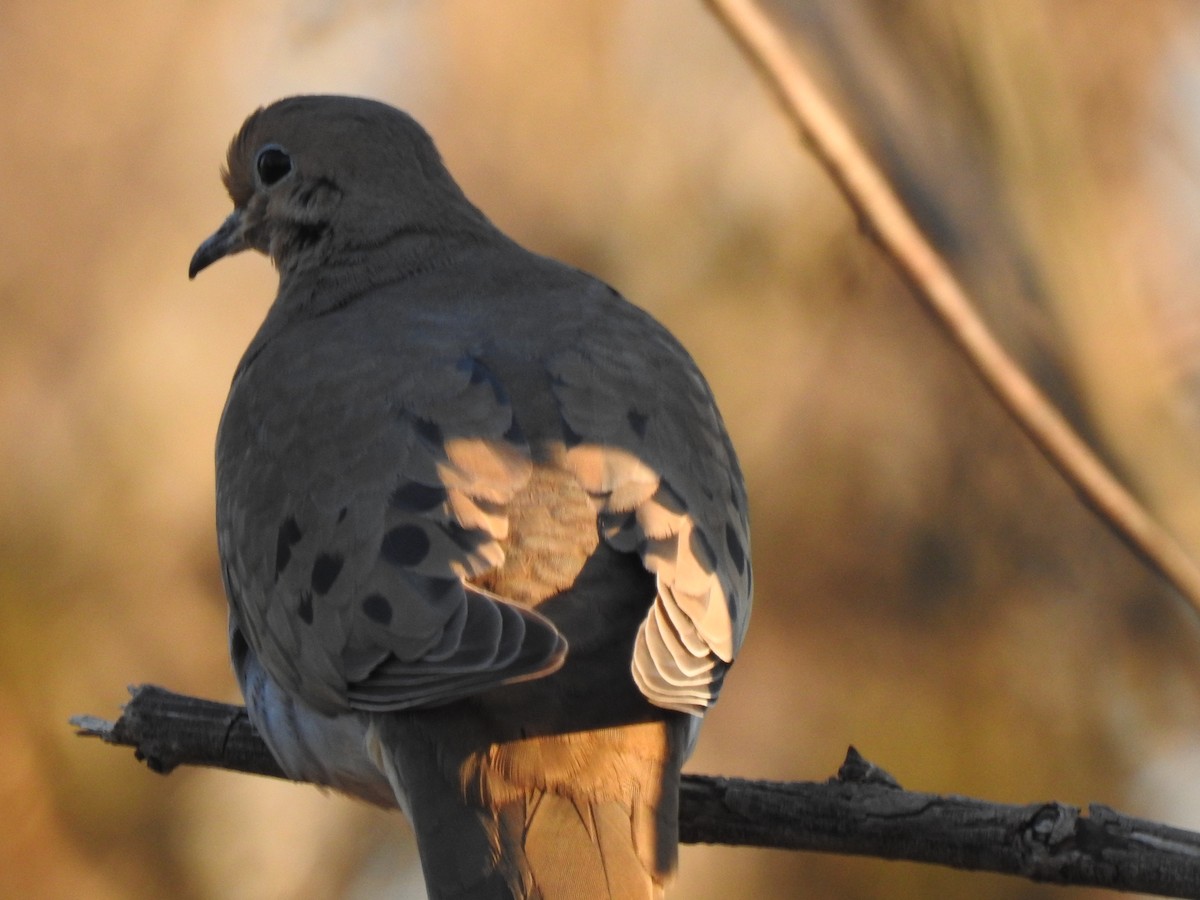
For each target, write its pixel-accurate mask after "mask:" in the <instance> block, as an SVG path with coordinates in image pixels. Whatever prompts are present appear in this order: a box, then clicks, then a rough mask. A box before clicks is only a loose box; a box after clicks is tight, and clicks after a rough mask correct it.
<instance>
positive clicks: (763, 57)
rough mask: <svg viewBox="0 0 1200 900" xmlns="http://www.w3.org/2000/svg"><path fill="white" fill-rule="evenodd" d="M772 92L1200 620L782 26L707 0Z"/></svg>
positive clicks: (1045, 444)
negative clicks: (791, 44)
mask: <svg viewBox="0 0 1200 900" xmlns="http://www.w3.org/2000/svg"><path fill="white" fill-rule="evenodd" d="M705 2H706V3H707V4H708V6H709V8H710V9H711V10H712V12H713V14H714V15H715V16H716V17H717V19H718V20H719V21H720V22H721V24H722V25H723V26H724V27H725V29H726V30H727V31H728V32H729V34H730V36H731V37H732V38H733V39H734V41H735V42H736V43H737V44H738V46H740V47H741V49H742V51H743V52H744V53H745V55H746V57H747V58H748V59H749V61H750V62H751V64H752V65H753V66H754V68H755V69H757V70H758V72H759V74H760V75H761V76H762V78H763V80H764V81H765V82H766V84H767V86H768V88H770V90H771V92H772V93H773V94H774V95H775V97H776V99H777V100H778V101H779V103H780V105H781V106H782V107H783V111H784V113H785V114H786V115H787V117H788V118H789V119H790V120H791V122H792V124H793V125H794V126H795V127H796V129H797V130H798V131H799V132H800V137H801V139H802V140H803V141H804V143H805V144H806V145H807V146H808V148H809V149H810V150H811V151H812V153H813V155H814V156H815V157H816V158H817V161H818V162H819V163H820V164H821V166H822V167H823V168H824V169H825V171H826V172H827V173H828V174H829V176H830V177H831V178H832V179H833V182H834V184H836V185H837V187H838V189H839V190H840V191H841V192H842V195H843V196H844V197H845V198H846V201H847V202H848V203H849V204H850V207H851V208H852V209H853V210H854V212H855V214H856V215H857V216H858V217H859V220H860V222H861V223H862V225H863V226H864V230H865V231H866V232H867V233H868V234H869V235H870V236H871V237H872V239H873V240H874V241H875V243H876V245H877V246H878V247H879V248H880V250H882V251H883V254H884V256H886V257H887V258H888V260H889V261H890V262H891V263H892V265H893V266H894V267H895V269H896V271H897V272H898V273H899V274H900V276H901V278H903V279H904V281H905V282H906V283H907V284H908V286H909V287H910V289H911V290H912V292H913V293H914V295H915V296H916V297H917V299H918V300H920V301H921V302H922V303H923V304H924V305H925V307H926V308H927V309H928V310H929V311H930V312H931V313H932V314H933V316H934V318H935V320H936V321H937V322H938V323H939V324H940V325H941V326H942V327H943V328H944V329H945V330H946V332H947V333H948V334H949V335H950V338H951V340H952V342H953V343H954V345H955V346H956V347H957V348H958V349H959V350H960V351H961V352H962V353H963V354H964V355H965V356H966V358H967V361H968V362H969V364H970V365H971V366H972V368H974V369H975V371H976V373H977V374H978V375H979V377H980V378H981V379H982V380H983V382H984V384H985V385H986V386H987V387H988V389H989V390H991V392H992V393H993V394H994V395H995V396H996V398H997V399H998V400H999V401H1000V403H1001V405H1002V406H1003V407H1004V408H1005V409H1006V410H1007V411H1008V413H1009V414H1010V415H1011V416H1012V417H1013V418H1014V419H1015V420H1016V421H1017V424H1018V425H1019V426H1020V427H1021V428H1022V430H1024V431H1025V433H1026V434H1027V435H1029V437H1030V438H1031V439H1032V440H1033V443H1034V444H1035V445H1036V446H1037V448H1038V449H1039V450H1040V451H1041V452H1042V454H1043V455H1044V456H1045V457H1046V459H1048V460H1049V461H1050V464H1051V465H1053V466H1054V468H1055V469H1057V470H1058V472H1059V473H1060V474H1061V475H1062V476H1063V478H1064V479H1066V481H1067V483H1068V484H1069V485H1070V486H1071V487H1072V488H1073V489H1074V490H1075V492H1076V494H1078V495H1079V497H1080V498H1081V499H1082V500H1083V501H1084V502H1085V503H1086V504H1087V505H1088V506H1090V507H1091V508H1092V509H1093V510H1095V511H1096V512H1097V513H1098V514H1099V515H1100V517H1101V518H1102V519H1103V520H1104V521H1105V522H1106V523H1107V524H1108V525H1109V527H1110V528H1111V529H1112V530H1113V531H1114V532H1115V533H1116V535H1117V536H1118V537H1119V538H1121V539H1122V540H1123V541H1124V542H1125V543H1126V544H1127V545H1128V546H1129V547H1130V548H1131V549H1133V551H1134V552H1135V553H1137V554H1138V555H1139V556H1140V557H1141V558H1142V559H1143V560H1145V561H1146V562H1147V563H1148V564H1149V565H1150V566H1151V567H1152V568H1153V569H1155V570H1156V571H1157V572H1158V573H1159V574H1161V575H1162V576H1163V577H1164V578H1165V579H1166V580H1167V581H1169V582H1170V583H1171V584H1172V585H1173V586H1174V587H1175V588H1176V589H1177V590H1178V591H1179V592H1180V593H1181V594H1182V595H1183V597H1184V598H1185V599H1186V600H1187V602H1188V603H1189V604H1190V607H1191V609H1192V611H1193V612H1194V613H1196V614H1197V615H1200V568H1198V567H1197V566H1196V563H1195V561H1194V560H1193V559H1192V558H1191V557H1190V556H1189V555H1188V554H1187V553H1186V552H1185V551H1184V550H1183V548H1182V547H1181V546H1180V545H1179V543H1178V542H1177V541H1176V540H1175V538H1174V537H1173V536H1172V535H1171V534H1170V533H1169V532H1168V531H1167V530H1166V529H1165V528H1163V527H1162V526H1161V525H1160V524H1159V523H1158V522H1157V521H1156V520H1155V519H1154V517H1153V516H1151V515H1150V513H1149V512H1148V511H1147V510H1146V508H1145V507H1144V506H1143V505H1142V504H1141V503H1139V502H1138V500H1137V499H1136V498H1135V497H1134V496H1133V495H1132V494H1131V493H1130V492H1129V491H1128V490H1127V489H1126V488H1125V487H1124V486H1123V485H1122V484H1121V483H1120V482H1119V481H1118V480H1117V479H1116V478H1115V477H1114V476H1113V474H1112V473H1111V472H1110V471H1109V470H1108V468H1107V467H1106V466H1105V465H1104V463H1103V462H1101V460H1100V458H1099V457H1098V456H1097V455H1096V454H1095V453H1094V452H1093V451H1092V449H1091V448H1090V447H1088V445H1087V444H1086V443H1085V442H1084V441H1083V439H1082V438H1080V437H1079V435H1078V434H1077V433H1076V432H1075V431H1074V429H1073V428H1072V427H1071V426H1070V424H1069V423H1068V422H1067V420H1066V419H1065V418H1064V417H1063V416H1062V414H1061V413H1060V412H1059V411H1058V410H1057V409H1056V408H1055V407H1054V404H1052V403H1051V402H1050V401H1049V399H1047V397H1046V396H1045V395H1044V394H1043V393H1042V392H1041V390H1039V389H1038V387H1037V385H1035V384H1034V383H1033V382H1032V381H1031V380H1030V379H1029V377H1028V376H1027V375H1026V374H1025V373H1024V372H1023V371H1022V369H1021V367H1020V366H1018V365H1017V363H1016V362H1015V361H1014V360H1013V359H1012V357H1011V356H1010V355H1009V354H1008V352H1007V351H1006V350H1005V349H1004V348H1003V347H1002V346H1001V345H1000V344H999V342H997V340H996V339H995V338H994V337H993V336H992V334H991V332H990V331H989V330H988V328H987V326H986V325H985V324H984V322H983V320H982V319H981V318H980V317H979V315H978V314H977V313H976V312H975V307H974V305H973V304H972V303H971V302H970V300H969V299H968V297H967V294H966V292H965V290H964V289H963V287H962V286H961V285H960V284H959V283H958V281H957V279H956V278H955V277H954V275H953V274H952V273H951V271H950V268H949V266H948V265H947V264H946V262H945V261H944V260H943V259H942V257H941V256H940V255H939V254H938V252H937V251H936V250H935V249H934V248H933V246H932V245H931V244H930V243H929V241H928V240H926V238H925V236H924V235H923V234H922V233H921V231H920V229H919V228H917V226H916V224H915V223H914V222H913V220H912V218H911V217H910V216H909V215H908V213H907V211H906V210H905V209H904V206H903V205H902V204H901V203H900V201H899V199H898V198H897V197H896V194H895V192H893V191H892V189H891V187H890V186H889V185H888V183H887V181H886V180H885V179H884V177H883V175H882V174H881V173H880V171H879V169H878V168H877V167H876V166H875V164H874V163H873V162H872V161H871V159H870V158H869V157H868V155H867V153H866V151H864V150H863V148H862V147H861V146H860V145H859V143H858V141H857V140H856V139H855V137H854V136H853V135H852V134H851V132H850V129H849V128H848V127H847V126H846V124H845V122H843V121H842V119H841V117H840V116H839V115H838V114H837V112H836V111H835V110H834V108H833V107H832V105H831V104H830V103H829V102H828V101H827V100H826V99H825V97H824V96H823V95H822V93H821V91H820V90H819V89H818V88H817V85H816V83H815V81H814V80H813V78H812V77H811V76H810V75H809V73H808V72H807V71H806V69H805V67H804V66H803V65H802V64H801V62H800V60H799V59H798V57H797V56H796V54H794V53H793V52H792V50H791V48H790V47H789V46H788V45H787V43H786V42H785V40H784V39H783V37H782V36H781V35H780V33H779V30H778V29H777V28H776V27H775V26H774V25H773V24H772V23H771V21H770V20H769V19H768V18H767V16H766V15H765V14H764V13H763V11H762V10H761V9H760V8H759V6H758V5H757V4H756V3H755V2H753V0H705Z"/></svg>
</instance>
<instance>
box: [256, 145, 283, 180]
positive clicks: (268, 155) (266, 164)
mask: <svg viewBox="0 0 1200 900" xmlns="http://www.w3.org/2000/svg"><path fill="white" fill-rule="evenodd" d="M254 169H255V171H256V172H258V180H259V181H261V182H262V183H263V185H264V186H265V187H271V186H272V185H273V184H275V183H276V182H278V181H279V180H280V179H282V178H283V177H284V176H285V175H287V173H288V172H290V171H292V158H291V157H290V156H288V155H287V153H286V152H284V149H283V148H282V147H280V146H278V145H276V144H268V145H267V146H266V147H263V148H262V149H261V150H259V151H258V158H257V159H256V160H255V161H254Z"/></svg>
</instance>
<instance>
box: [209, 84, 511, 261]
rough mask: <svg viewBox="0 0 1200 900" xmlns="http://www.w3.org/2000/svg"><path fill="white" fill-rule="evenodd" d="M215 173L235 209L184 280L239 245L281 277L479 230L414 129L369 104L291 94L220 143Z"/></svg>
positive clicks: (483, 223) (481, 222)
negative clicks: (225, 147)
mask: <svg viewBox="0 0 1200 900" xmlns="http://www.w3.org/2000/svg"><path fill="white" fill-rule="evenodd" d="M222 178H223V180H224V182H225V188H226V190H228V191H229V197H230V199H231V200H233V206H234V210H233V212H232V213H231V214H230V215H229V217H228V218H227V219H226V220H225V221H224V223H222V225H221V227H220V228H218V229H217V230H216V231H215V232H214V233H213V234H212V235H211V236H210V237H209V238H208V239H207V240H205V241H204V243H202V244H201V245H200V247H199V248H198V249H197V250H196V253H195V255H194V256H193V257H192V262H191V266H190V267H189V269H188V275H189V277H192V278H194V277H195V276H196V275H197V273H199V272H200V270H202V269H204V268H205V267H207V266H209V265H211V264H212V263H214V262H216V261H217V260H219V259H221V258H222V257H225V256H229V255H231V254H233V253H239V252H241V251H242V250H246V249H254V250H258V251H260V252H262V253H265V254H266V255H267V256H269V257H271V259H272V260H273V261H274V263H275V265H276V267H277V268H278V269H279V271H280V273H281V274H284V275H286V274H288V273H292V272H297V271H309V270H313V269H315V268H317V267H320V266H322V265H323V264H325V263H326V262H327V261H328V260H329V259H331V258H334V257H337V256H338V255H339V254H342V255H344V254H345V253H347V252H349V253H350V254H352V255H353V254H355V253H356V251H362V250H363V249H364V248H372V247H375V248H382V247H387V246H388V245H390V244H394V243H399V242H404V241H406V240H408V241H409V242H410V243H412V242H416V243H420V242H422V241H424V242H425V243H426V244H427V243H428V241H429V240H430V239H436V238H438V237H444V236H446V235H449V234H452V233H461V232H472V231H478V230H480V229H481V228H488V227H490V226H489V225H488V223H487V220H486V218H484V216H483V214H482V213H480V212H479V211H478V210H477V209H475V207H474V206H472V205H471V204H470V202H469V201H467V199H466V198H465V197H464V196H463V194H462V192H461V191H460V190H459V188H458V186H457V185H456V184H455V182H454V179H453V178H451V176H450V174H449V173H448V172H447V171H446V168H445V166H444V165H443V164H442V160H441V157H440V156H439V155H438V152H437V149H436V148H435V147H434V145H433V141H432V140H431V139H430V137H429V135H428V134H426V132H425V130H424V129H423V128H421V126H420V125H418V124H417V123H416V121H414V120H413V119H412V117H410V116H408V115H407V114H405V113H403V112H401V111H400V110H398V109H395V108H393V107H391V106H388V105H386V104H384V103H379V102H377V101H374V100H365V99H361V98H357V97H325V96H302V97H290V98H288V99H286V100H280V101H278V102H276V103H273V104H271V105H270V106H267V107H264V108H262V109H259V110H258V111H256V112H255V113H253V114H252V115H251V116H250V117H249V118H248V119H247V120H246V122H245V124H243V125H242V128H241V130H240V131H239V132H238V133H237V135H236V136H235V137H234V139H233V141H232V143H231V144H230V145H229V155H228V159H227V161H226V165H225V170H224V172H223V173H222ZM410 249H411V248H410Z"/></svg>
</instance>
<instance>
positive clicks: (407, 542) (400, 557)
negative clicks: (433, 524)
mask: <svg viewBox="0 0 1200 900" xmlns="http://www.w3.org/2000/svg"><path fill="white" fill-rule="evenodd" d="M429 548H430V543H429V535H427V534H426V533H425V530H424V529H423V528H421V527H420V526H417V525H400V526H399V527H397V528H393V529H392V530H391V531H389V532H388V533H387V534H385V535H384V536H383V543H382V544H381V545H380V547H379V553H380V555H382V556H383V558H384V559H385V560H387V561H388V562H390V563H391V564H392V565H393V566H401V567H407V566H415V565H417V564H418V563H420V562H421V561H422V560H424V559H425V557H426V556H427V555H428V554H429Z"/></svg>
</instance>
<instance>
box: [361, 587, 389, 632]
mask: <svg viewBox="0 0 1200 900" xmlns="http://www.w3.org/2000/svg"><path fill="white" fill-rule="evenodd" d="M362 611H363V615H364V616H366V617H367V618H368V619H370V620H371V621H372V622H375V623H377V624H379V625H390V624H391V622H392V601H391V600H389V599H388V598H387V597H385V596H383V594H368V595H367V596H366V597H364V598H363V602H362Z"/></svg>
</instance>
